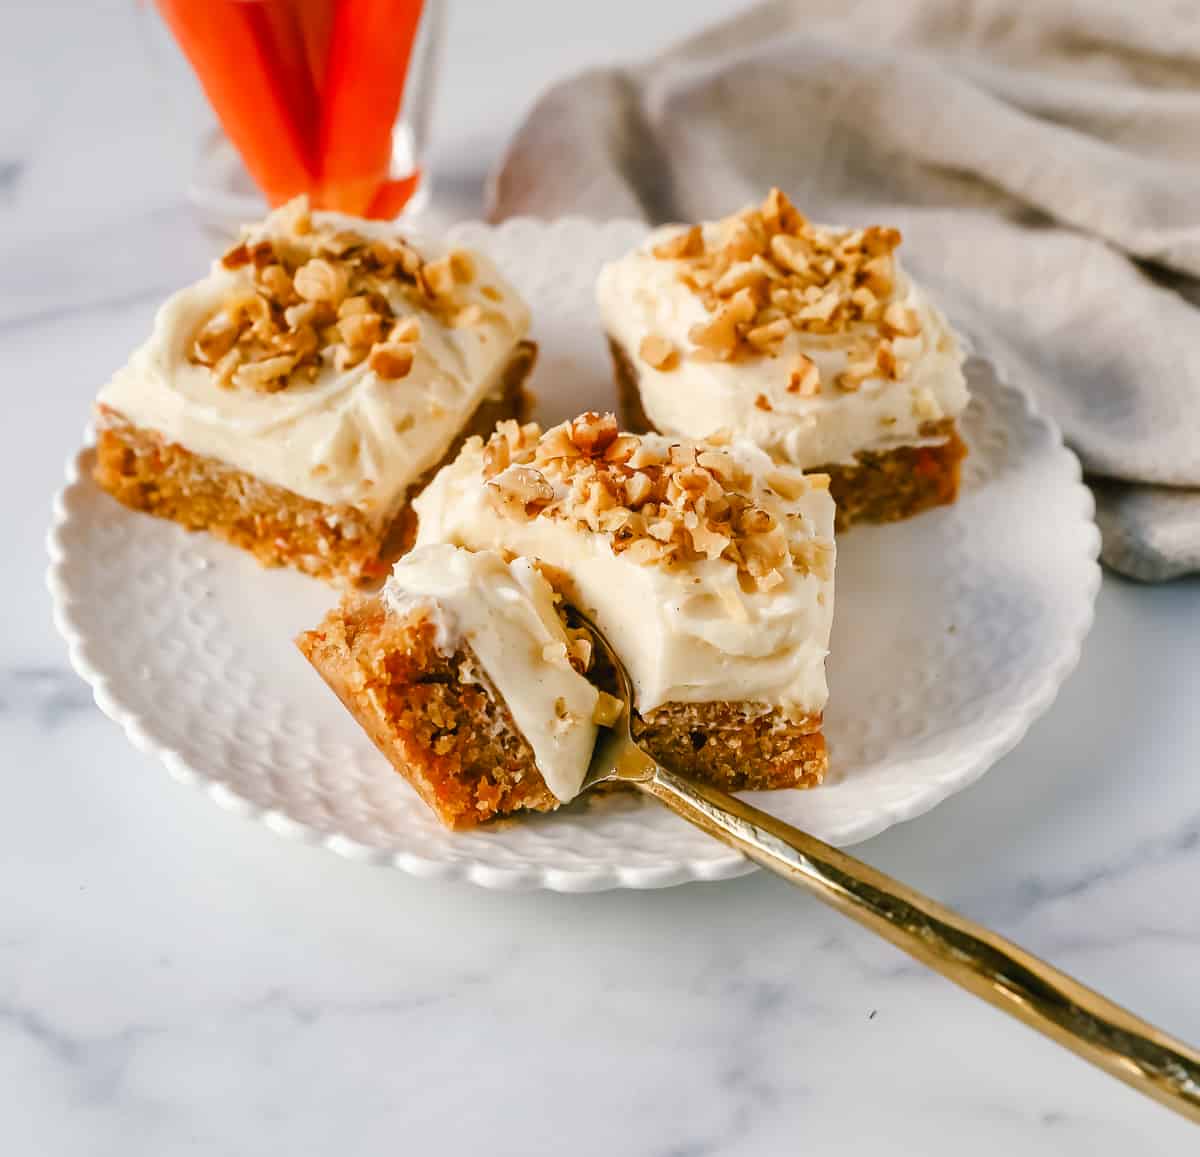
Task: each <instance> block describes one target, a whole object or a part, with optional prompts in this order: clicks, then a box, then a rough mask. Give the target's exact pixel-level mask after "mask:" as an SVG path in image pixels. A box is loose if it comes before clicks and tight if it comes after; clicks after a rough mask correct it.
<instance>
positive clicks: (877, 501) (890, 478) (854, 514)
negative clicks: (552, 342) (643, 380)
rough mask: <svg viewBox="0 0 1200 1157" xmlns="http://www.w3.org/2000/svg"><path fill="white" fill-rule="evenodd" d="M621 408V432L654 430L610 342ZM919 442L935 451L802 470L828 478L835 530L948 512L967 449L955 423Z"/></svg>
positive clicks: (630, 367)
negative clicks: (937, 509)
mask: <svg viewBox="0 0 1200 1157" xmlns="http://www.w3.org/2000/svg"><path fill="white" fill-rule="evenodd" d="M608 345H609V349H610V350H611V351H612V359H613V367H614V371H615V377H616V382H617V395H618V401H619V404H620V408H621V424H622V428H623V429H626V430H628V431H629V432H630V433H633V434H644V433H647V432H651V431H654V430H656V429H657V428H656V427H655V425H654V424H653V423H652V422H651V421H650V418H649V416H648V415H647V414H646V410H645V407H644V406H643V405H642V395H641V390H640V389H639V388H638V374H637V369H636V367H635V366H634V364H633V360H632V359H631V358H630V356H629V354H628V352H627V351H626V350H625V349H624V347H623V346H622V345H621V344H620V343H619V342H616V341H613V340H612V339H611V338H610V339H609V343H608ZM920 432H921V437H922V438H938V439H941V441H940V442H938V443H937V444H936V445H933V444H931V445H926V446H900V447H897V448H896V449H894V450H883V451H875V450H864V451H861V452H860V453H858V454H856V455H855V462H854V464H853V465H836V464H835V465H822V466H813V467H811V468H810V467H805V473H808V474H814V473H815V474H828V475H829V492H830V494H832V495H833V500H834V502H835V503H836V504H837V523H836V529H837V530H846V529H847V528H848V527H850V526H852V525H853V524H854V523H856V522H897V521H899V520H901V519H904V518H911V517H912V516H913V515H914V514H920V513H921V512H922V511H923V510H929V509H931V508H933V507H935V506H946V505H948V504H950V503H952V502H953V501H954V500H955V498H957V497H958V484H959V477H960V474H961V468H962V460H963V459H964V458H965V457H966V456H967V447H966V443H965V442H963V440H962V438H961V437H960V436H959V433H958V427H957V424H956V423H955V421H954V419H953V418H946V419H944V420H942V421H939V422H927V423H926V424H925V425H923V426H922V427H921V431H920Z"/></svg>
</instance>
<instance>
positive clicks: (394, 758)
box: [297, 544, 616, 828]
mask: <svg viewBox="0 0 1200 1157" xmlns="http://www.w3.org/2000/svg"><path fill="white" fill-rule="evenodd" d="M557 600H558V596H557V595H555V594H554V592H553V591H552V590H551V587H550V584H549V583H548V582H547V581H546V579H545V578H543V577H542V575H541V574H540V573H539V571H538V569H537V567H536V565H535V564H534V563H532V562H531V561H530V560H528V559H525V558H514V559H512V561H510V562H505V560H504V559H503V558H502V557H501V556H500V555H499V554H497V553H495V552H494V551H479V552H472V551H467V550H462V549H459V548H457V547H454V546H450V545H448V544H434V545H431V546H423V547H418V548H417V549H416V550H414V551H412V552H411V553H409V554H407V555H406V556H405V557H404V558H402V559H401V560H400V561H399V562H398V563H396V566H395V568H394V569H393V571H392V574H391V577H390V578H389V579H388V580H387V582H386V583H385V584H384V587H383V589H382V591H381V592H380V593H379V594H376V595H372V596H362V595H351V596H349V597H348V598H347V599H345V600H344V601H343V603H342V606H341V607H339V608H337V609H336V610H333V611H331V612H330V613H329V615H327V616H326V618H325V621H324V622H323V623H322V624H321V625H320V627H318V628H317V629H316V630H313V631H308V632H306V633H304V634H303V635H301V636H300V637H299V639H297V644H298V645H299V647H300V650H301V651H302V652H303V653H304V655H305V656H306V657H307V658H308V660H309V662H311V663H312V664H313V666H314V667H315V668H316V669H317V671H318V672H319V673H320V675H321V676H322V678H323V679H324V680H325V681H326V683H328V684H329V686H330V687H331V688H332V689H333V691H334V692H335V693H336V694H337V695H338V697H339V698H340V699H341V700H342V702H343V703H344V704H345V705H346V707H347V708H348V709H349V710H350V712H351V714H352V715H353V716H354V717H355V718H356V719H357V720H358V722H359V724H360V725H361V726H362V727H363V729H364V730H365V731H366V732H367V734H368V735H369V736H370V737H371V738H372V740H373V741H374V742H375V744H376V745H377V746H378V747H379V749H380V751H382V752H383V754H384V755H385V756H387V758H388V759H389V760H390V761H391V763H392V765H393V766H394V767H395V768H396V770H397V771H399V772H400V774H401V775H403V776H404V777H405V778H406V779H407V780H408V781H409V783H410V784H412V786H413V787H414V788H415V789H416V791H417V792H418V794H420V796H421V798H422V799H424V800H425V802H426V803H427V804H428V805H429V807H430V808H432V809H433V811H434V813H435V814H436V815H437V816H438V818H439V819H440V820H441V821H442V822H443V823H444V824H446V825H447V826H448V827H451V828H464V827H471V826H473V825H475V824H477V823H479V822H481V821H483V820H486V819H490V818H492V817H494V816H497V815H504V814H506V813H509V812H513V811H517V810H520V809H534V810H537V811H548V810H552V809H553V808H556V807H558V805H559V803H560V802H563V801H565V800H569V799H571V798H572V797H573V796H574V795H575V794H576V793H577V792H578V791H579V788H580V786H581V784H582V782H583V777H584V774H585V772H586V771H587V766H588V760H589V759H590V757H591V754H592V746H593V744H594V743H595V739H596V721H597V719H599V718H600V717H601V712H602V711H603V710H606V709H607V708H608V707H611V705H612V704H613V703H615V700H612V699H611V697H609V696H607V695H602V693H601V692H599V691H598V690H597V689H596V688H595V687H594V686H593V685H592V684H591V683H590V682H589V681H588V680H587V679H586V678H585V677H584V676H583V674H581V671H582V669H583V667H584V666H585V665H586V663H587V660H588V656H589V655H590V650H591V648H590V643H589V641H587V640H586V639H583V638H580V637H579V636H578V635H576V634H573V633H571V632H569V631H568V629H567V627H566V626H565V624H564V622H563V620H562V619H561V618H560V617H559V609H558V607H557V605H556V604H557ZM573 664H574V665H573ZM577 668H578V669H577ZM606 701H607V703H606ZM615 714H616V713H615V712H614V713H613V715H611V716H610V717H609V721H610V722H611V720H612V718H615Z"/></svg>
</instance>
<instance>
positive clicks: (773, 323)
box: [596, 189, 969, 529]
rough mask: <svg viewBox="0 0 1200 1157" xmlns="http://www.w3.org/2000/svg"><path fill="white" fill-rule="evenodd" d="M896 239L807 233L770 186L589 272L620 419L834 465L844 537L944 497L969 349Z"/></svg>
mask: <svg viewBox="0 0 1200 1157" xmlns="http://www.w3.org/2000/svg"><path fill="white" fill-rule="evenodd" d="M900 240H901V239H900V234H899V232H898V231H897V230H895V229H891V228H887V227H883V226H870V227H868V228H863V229H851V228H831V227H827V226H817V225H813V224H812V223H811V222H809V221H807V220H806V219H805V217H804V216H803V215H802V214H801V213H800V212H799V211H798V210H797V209H796V208H795V206H793V205H792V204H791V202H790V201H789V200H788V199H787V197H785V196H784V195H783V194H782V193H781V192H780V191H779V190H778V189H775V190H772V191H771V193H770V194H769V195H768V197H767V198H766V200H765V201H764V202H763V203H762V204H761V205H757V206H751V207H749V208H747V209H744V210H742V211H741V212H738V213H735V214H733V215H732V216H729V217H726V218H724V219H722V220H719V221H711V222H704V223H702V224H697V225H690V226H689V225H671V226H666V227H664V228H662V229H659V230H656V231H655V232H654V233H652V234H651V235H650V237H649V238H648V239H647V241H646V242H645V244H644V245H642V246H641V247H640V248H638V249H637V250H635V251H633V252H631V253H628V254H626V255H625V256H624V257H622V258H620V259H619V260H617V261H614V262H612V263H610V264H609V265H607V266H605V268H604V269H603V270H602V272H601V274H600V277H599V280H598V282H597V290H596V292H597V299H598V302H599V307H600V312H601V315H602V319H603V323H604V326H605V329H606V330H607V333H608V338H609V344H610V347H611V350H612V354H613V360H614V365H615V371H616V377H617V385H618V389H619V391H620V395H621V403H622V411H623V420H624V422H625V424H626V426H628V427H629V428H631V429H635V430H658V431H661V432H662V433H664V434H669V435H672V436H685V437H704V436H705V435H706V434H708V433H710V432H711V431H712V430H715V429H722V428H723V429H729V430H732V431H733V432H734V434H735V435H736V436H737V437H740V438H746V439H748V440H750V441H752V442H754V443H755V444H756V445H758V446H759V447H761V448H762V449H763V450H764V451H766V452H767V453H768V454H770V455H771V457H772V458H774V459H775V460H776V461H779V462H785V463H789V464H791V465H794V466H799V467H801V468H802V469H805V470H818V471H820V472H822V473H825V474H828V475H829V477H830V489H831V492H832V494H833V497H834V500H835V502H836V503H837V525H838V528H839V529H844V528H845V527H847V526H849V525H851V524H852V523H854V522H889V521H894V520H896V519H901V518H907V517H909V516H910V515H913V514H917V513H919V512H920V511H923V510H926V509H929V508H930V507H933V506H938V505H943V504H945V503H948V502H953V501H954V499H955V497H956V496H957V493H958V482H959V471H960V464H961V461H962V459H963V457H964V456H965V454H966V446H965V444H964V443H963V441H962V439H961V437H960V435H959V430H958V419H959V417H960V415H961V414H962V412H963V410H964V409H965V408H966V406H967V402H968V400H969V399H968V394H967V388H966V380H965V378H964V375H963V370H962V366H963V360H964V359H963V355H962V352H961V350H960V347H959V343H958V341H957V339H956V337H955V335H954V332H953V330H952V329H951V328H950V325H949V323H948V322H947V321H946V319H945V317H944V316H943V315H942V314H941V312H940V311H939V310H938V309H937V307H936V306H935V305H934V304H933V302H932V301H931V300H930V297H929V295H928V294H927V293H926V292H925V290H924V289H923V288H922V287H921V286H920V285H918V284H917V283H916V282H915V281H914V280H913V279H912V277H911V276H910V275H909V274H908V273H907V271H906V270H905V269H904V268H903V267H902V266H901V264H900V261H899V259H898V256H897V249H898V247H899V245H900Z"/></svg>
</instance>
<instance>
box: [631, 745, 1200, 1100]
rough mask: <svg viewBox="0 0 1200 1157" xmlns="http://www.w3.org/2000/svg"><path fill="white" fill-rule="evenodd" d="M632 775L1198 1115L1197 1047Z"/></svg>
mask: <svg viewBox="0 0 1200 1157" xmlns="http://www.w3.org/2000/svg"><path fill="white" fill-rule="evenodd" d="M647 770H649V769H647ZM634 782H635V783H636V785H637V786H638V787H639V788H641V790H642V791H645V792H648V793H649V794H650V795H653V796H655V797H656V798H657V799H658V800H660V801H661V802H662V803H664V804H666V805H667V807H669V808H670V809H671V810H672V811H673V812H675V813H676V814H677V815H679V816H682V817H683V818H684V819H685V820H687V821H688V822H689V823H692V824H695V825H696V827H698V828H701V829H702V830H704V831H706V832H708V833H709V835H712V836H716V838H717V839H719V840H723V841H724V842H725V843H727V844H729V845H730V846H731V847H734V848H736V849H737V850H738V851H740V852H742V853H743V854H745V855H746V856H748V857H749V858H750V859H751V860H753V861H754V862H755V863H757V864H760V865H761V866H762V867H764V868H766V869H768V871H771V872H774V873H775V874H776V875H777V876H782V877H783V878H784V879H785V880H787V881H788V882H789V883H792V884H795V885H796V886H797V887H800V888H804V889H806V890H807V891H809V892H811V893H812V894H813V895H815V896H816V897H817V898H818V899H820V900H823V901H824V902H825V903H826V904H829V905H830V906H831V907H833V908H836V909H837V910H838V911H839V912H842V913H844V914H845V915H847V916H850V917H851V918H852V919H854V920H857V921H858V923H860V924H862V925H863V926H864V927H866V928H869V929H870V930H871V931H872V932H875V933H877V934H878V935H880V936H882V937H883V938H884V939H885V940H890V941H891V942H892V943H893V944H894V945H896V947H897V948H902V949H903V950H904V951H905V952H907V953H908V954H909V955H910V956H912V957H914V958H915V959H917V960H919V961H920V962H921V963H922V964H925V965H928V966H929V967H930V968H932V969H934V970H935V971H936V972H940V973H941V974H942V975H943V976H945V977H946V978H947V979H949V980H952V981H954V983H955V984H957V985H959V986H960V987H962V988H965V989H966V990H967V991H968V992H971V993H974V994H975V995H976V996H978V997H981V998H982V999H983V1000H986V1001H987V1002H988V1003H989V1004H992V1005H995V1007H996V1008H999V1009H1001V1010H1002V1011H1004V1012H1007V1013H1008V1014H1009V1015H1010V1016H1013V1017H1016V1018H1017V1020H1020V1021H1024V1023H1025V1024H1027V1025H1028V1026H1029V1027H1030V1028H1033V1029H1036V1030H1037V1031H1038V1032H1040V1033H1042V1034H1043V1035H1045V1036H1047V1037H1049V1038H1050V1039H1051V1040H1053V1041H1056V1042H1057V1043H1058V1044H1060V1045H1063V1046H1065V1047H1066V1048H1069V1049H1071V1050H1072V1051H1073V1052H1075V1053H1078V1055H1079V1056H1081V1057H1083V1058H1084V1060H1087V1061H1090V1062H1091V1063H1092V1064H1094V1065H1097V1066H1098V1067H1100V1068H1102V1069H1104V1070H1105V1072H1107V1073H1110V1074H1111V1075H1112V1076H1114V1077H1117V1078H1119V1079H1120V1080H1122V1081H1124V1082H1125V1083H1126V1084H1127V1085H1130V1086H1131V1087H1133V1088H1135V1089H1137V1090H1138V1092H1140V1093H1144V1094H1146V1096H1148V1097H1153V1098H1154V1099H1155V1100H1157V1101H1160V1102H1161V1103H1162V1104H1164V1105H1166V1106H1167V1107H1168V1108H1170V1109H1174V1110H1175V1111H1176V1112H1177V1113H1180V1114H1182V1115H1183V1116H1185V1117H1187V1118H1189V1119H1190V1120H1191V1121H1193V1122H1196V1123H1200V1053H1197V1052H1196V1051H1195V1050H1194V1049H1192V1048H1189V1047H1188V1046H1187V1045H1185V1044H1183V1043H1182V1042H1180V1041H1177V1040H1173V1039H1172V1038H1171V1037H1169V1036H1167V1035H1166V1033H1163V1032H1160V1031H1159V1030H1158V1029H1156V1028H1155V1027H1154V1026H1153V1025H1151V1024H1148V1023H1147V1022H1146V1021H1144V1020H1141V1019H1139V1018H1138V1017H1136V1016H1134V1015H1132V1013H1129V1012H1127V1011H1126V1010H1125V1009H1123V1008H1121V1007H1120V1006H1119V1005H1116V1004H1114V1003H1113V1002H1112V1001H1110V1000H1107V999H1105V998H1104V997H1103V996H1101V995H1100V994H1099V993H1097V992H1094V991H1093V990H1092V989H1090V988H1087V987H1085V986H1084V985H1082V984H1080V983H1079V982H1078V981H1077V980H1074V979H1073V978H1072V977H1070V976H1068V975H1066V973H1064V972H1060V971H1059V970H1058V969H1057V968H1053V967H1052V966H1051V965H1049V964H1047V963H1046V962H1045V961H1044V960H1039V959H1038V958H1037V957H1036V956H1033V955H1031V954H1030V953H1028V952H1026V951H1025V950H1024V949H1022V948H1019V947H1018V946H1017V945H1015V944H1013V943H1012V942H1011V941H1008V940H1005V939H1004V938H1003V937H1002V936H998V935H996V933H994V932H991V931H989V930H988V929H987V928H984V927H983V926H982V925H980V924H976V923H975V922H974V921H973V920H968V919H966V918H965V917H963V916H960V915H958V913H956V912H952V911H951V910H950V909H949V908H944V907H942V905H941V904H938V903H935V902H934V901H933V900H931V899H929V897H928V896H923V895H921V893H920V892H916V891H914V890H913V889H912V888H908V887H905V886H904V885H903V884H901V883H899V882H898V881H896V880H893V879H892V878H891V877H890V876H886V875H884V873H883V872H879V871H876V870H875V869H874V868H872V867H870V866H869V865H867V864H864V863H862V861H861V860H856V859H855V858H854V857H853V856H848V855H847V854H846V853H845V852H842V851H839V850H838V849H837V848H833V847H830V845H828V844H826V843H823V842H822V841H821V840H818V839H816V838H814V837H813V836H810V835H806V834H805V833H804V832H802V831H799V830H798V829H796V828H794V827H792V826H791V825H790V824H786V823H784V822H783V821H782V820H779V819H776V818H775V817H774V816H770V815H768V814H767V813H766V812H763V811H759V809H758V808H756V807H752V806H751V805H750V804H748V803H745V802H743V801H742V800H740V799H737V798H736V797H734V796H731V795H729V794H728V793H727V792H723V791H720V790H719V789H717V788H713V787H708V786H706V785H701V784H697V783H693V782H692V781H691V780H689V779H686V778H685V777H683V776H681V775H678V774H676V773H675V772H672V771H668V770H667V769H666V768H664V767H661V766H658V765H657V764H656V765H655V767H654V770H653V771H652V772H651V773H650V774H649V775H647V776H646V777H645V778H641V779H637V780H635V781H634Z"/></svg>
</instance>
